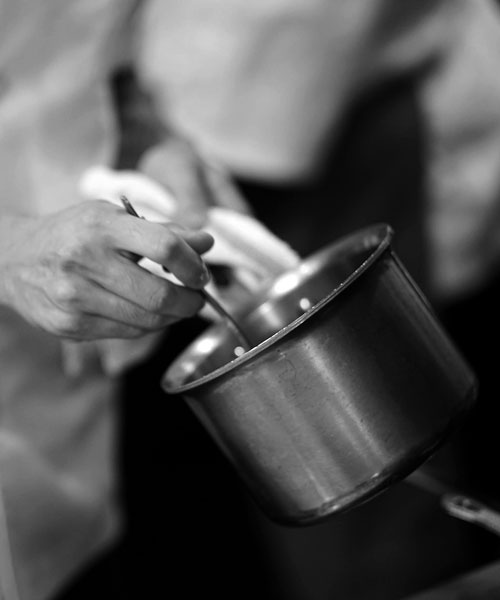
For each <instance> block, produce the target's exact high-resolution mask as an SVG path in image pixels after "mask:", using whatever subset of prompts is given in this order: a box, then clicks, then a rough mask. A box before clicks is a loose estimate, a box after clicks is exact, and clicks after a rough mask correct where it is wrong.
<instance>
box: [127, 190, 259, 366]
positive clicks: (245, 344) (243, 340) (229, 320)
mask: <svg viewBox="0 0 500 600" xmlns="http://www.w3.org/2000/svg"><path fill="white" fill-rule="evenodd" d="M120 200H121V203H122V204H123V206H124V208H125V210H126V211H127V213H128V214H129V215H132V216H133V217H138V218H139V219H144V217H141V216H140V215H139V214H138V212H137V211H136V210H135V208H134V207H133V206H132V204H131V203H130V201H129V199H128V198H127V197H126V196H124V195H121V196H120ZM163 269H164V271H165V272H168V269H166V268H165V267H163ZM199 292H200V294H201V295H202V296H203V298H204V299H205V301H206V302H208V303H209V304H210V306H212V308H213V309H214V310H215V311H216V312H217V313H218V314H219V316H220V317H221V318H222V319H223V320H224V321H225V322H226V324H227V325H228V326H229V328H230V329H231V331H232V332H233V333H234V335H235V336H236V337H237V338H238V342H239V343H240V344H241V348H235V349H234V353H235V354H236V355H237V356H239V355H240V354H243V353H244V352H246V351H247V350H250V348H251V347H252V346H251V344H250V341H249V339H248V338H247V336H246V334H245V333H244V332H243V330H242V329H241V327H240V326H239V325H238V323H237V322H236V320H235V319H234V318H233V317H232V316H231V315H230V314H229V313H228V312H227V310H226V309H225V308H224V307H223V306H222V305H221V304H220V302H219V301H218V300H217V299H216V298H215V297H214V296H212V294H210V293H209V292H207V290H205V289H201V290H199Z"/></svg>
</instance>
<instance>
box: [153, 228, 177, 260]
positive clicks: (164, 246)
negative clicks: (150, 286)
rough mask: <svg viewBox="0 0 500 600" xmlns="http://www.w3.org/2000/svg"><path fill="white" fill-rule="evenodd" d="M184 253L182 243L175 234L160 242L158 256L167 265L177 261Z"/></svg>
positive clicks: (165, 236) (163, 238)
mask: <svg viewBox="0 0 500 600" xmlns="http://www.w3.org/2000/svg"><path fill="white" fill-rule="evenodd" d="M181 253H182V241H181V240H180V238H179V237H177V236H176V235H175V234H173V233H171V232H170V233H169V234H168V235H164V236H162V238H161V239H160V240H159V242H158V254H159V256H161V257H162V259H163V260H164V261H165V263H167V264H168V263H169V262H173V261H175V260H176V259H177V258H178V257H179V256H180V254H181Z"/></svg>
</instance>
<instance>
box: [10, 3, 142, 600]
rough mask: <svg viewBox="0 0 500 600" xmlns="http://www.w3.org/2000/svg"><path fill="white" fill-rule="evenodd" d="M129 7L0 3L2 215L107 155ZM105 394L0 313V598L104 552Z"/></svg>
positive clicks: (54, 195) (51, 196)
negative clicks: (116, 67)
mask: <svg viewBox="0 0 500 600" xmlns="http://www.w3.org/2000/svg"><path fill="white" fill-rule="evenodd" d="M131 4H132V3H131V2H128V1H127V0H44V1H43V2H31V1H28V0H0V180H1V181H2V185H1V191H0V205H1V210H2V212H4V213H5V212H7V211H16V212H19V213H23V214H30V213H32V214H41V213H46V212H51V211H55V210H57V209H59V208H63V207H65V206H68V205H69V204H71V203H75V202H79V201H81V200H82V198H81V197H79V194H78V187H77V186H78V181H79V178H80V177H81V174H82V173H83V171H84V170H85V169H86V168H88V167H89V166H91V165H93V164H95V163H96V162H97V161H98V162H100V163H102V164H109V163H110V161H111V159H112V157H113V154H114V148H115V145H116V135H115V123H114V118H113V113H112V111H111V107H110V102H109V92H108V89H107V83H106V81H107V75H108V73H109V71H110V69H111V68H112V66H113V64H114V62H115V60H116V57H115V56H114V54H115V53H116V51H117V49H118V36H119V35H120V30H121V29H122V28H123V27H124V26H125V25H126V21H127V15H128V11H129V10H130V8H131ZM115 396H116V393H115V383H114V382H113V381H112V380H110V379H108V378H105V377H104V376H103V374H102V373H101V371H100V370H99V368H98V366H97V365H94V366H92V365H91V364H88V365H87V370H86V372H84V373H81V375H80V376H78V377H73V378H69V377H67V376H66V374H65V372H64V370H63V360H62V351H61V344H60V342H59V341H58V340H56V339H55V338H53V337H51V336H49V335H47V334H45V333H43V332H41V331H38V330H35V329H34V328H33V327H31V326H30V325H28V324H27V323H26V322H24V321H23V320H22V319H20V318H19V317H18V316H16V315H15V314H14V313H13V312H11V311H10V310H7V309H6V308H2V307H0V598H1V599H2V600H17V599H21V600H44V599H46V598H49V597H52V596H53V594H54V593H56V592H57V591H58V590H59V589H60V588H61V586H62V585H64V584H67V582H68V580H69V578H70V577H72V576H74V575H75V574H76V573H77V572H78V571H79V569H81V568H82V567H83V566H85V565H86V564H87V561H88V560H89V559H90V558H91V557H94V556H95V555H96V554H97V553H98V552H99V551H101V550H102V549H103V548H105V547H106V546H107V545H108V544H109V543H110V542H111V541H112V540H113V539H115V538H116V536H117V534H118V532H119V528H120V515H119V510H118V506H117V502H116V498H115V489H114V487H115V486H114V478H115V470H116V469H115V464H114V460H115V459H114V449H115V448H114V441H115V437H114V428H115V423H114V421H115V417H114V412H115V411H114V407H113V404H114V402H115V400H116V399H115Z"/></svg>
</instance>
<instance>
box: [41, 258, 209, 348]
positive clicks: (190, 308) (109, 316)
mask: <svg viewBox="0 0 500 600" xmlns="http://www.w3.org/2000/svg"><path fill="white" fill-rule="evenodd" d="M123 260H125V259H123ZM129 265H130V266H131V268H133V269H134V270H136V271H137V272H138V273H139V275H140V276H142V281H143V283H145V282H148V280H151V281H152V282H153V284H154V283H156V284H157V285H156V289H155V286H154V285H150V286H149V290H154V293H152V295H151V296H149V295H148V293H147V290H148V288H147V287H146V286H139V288H138V289H139V290H140V293H139V294H135V295H134V293H133V291H134V288H133V287H130V286H128V287H127V285H126V284H125V283H123V281H124V280H123V279H122V283H121V286H115V290H114V292H110V291H109V290H108V289H105V288H103V287H101V286H99V285H98V284H96V283H93V284H92V285H89V281H88V280H85V279H84V278H82V277H78V276H75V277H73V278H72V280H71V284H68V282H65V284H64V285H61V284H59V286H58V287H57V290H50V296H49V298H48V299H49V301H50V302H51V305H52V309H51V311H50V314H49V317H48V320H49V322H50V328H51V329H52V330H53V332H54V333H56V334H57V335H59V336H63V337H68V338H73V339H82V340H83V339H99V338H106V337H120V338H124V337H125V338H129V337H137V336H139V335H143V334H144V333H147V332H151V331H156V330H159V329H162V328H164V327H166V326H167V325H169V324H171V323H173V322H175V321H177V320H179V319H182V318H186V317H190V316H192V315H194V314H196V313H197V312H198V311H199V310H200V309H201V307H202V306H203V303H204V301H203V298H202V296H201V294H199V293H198V292H195V291H193V290H190V289H187V288H185V287H182V286H177V285H175V284H173V283H172V282H169V281H166V280H163V279H160V278H158V277H156V276H154V275H151V274H150V273H148V272H146V271H144V269H141V267H138V266H137V265H135V264H133V263H129ZM128 280H129V281H131V279H130V278H128ZM106 283H108V284H109V283H110V282H109V281H107V282H106ZM112 283H115V282H112ZM137 283H138V282H136V281H134V285H136V284H137ZM115 292H117V293H115ZM122 293H123V294H124V295H121V294H122ZM127 295H128V296H131V298H128V297H127Z"/></svg>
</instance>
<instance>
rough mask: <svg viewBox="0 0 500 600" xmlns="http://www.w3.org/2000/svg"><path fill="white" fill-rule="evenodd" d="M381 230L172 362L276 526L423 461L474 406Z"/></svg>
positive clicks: (215, 328) (323, 260)
mask: <svg viewBox="0 0 500 600" xmlns="http://www.w3.org/2000/svg"><path fill="white" fill-rule="evenodd" d="M393 236H394V231H393V229H392V228H391V226H390V225H388V224H386V223H376V224H373V225H371V226H369V227H366V228H363V229H360V230H358V231H355V232H353V233H351V234H349V235H347V236H345V237H343V238H341V239H338V240H336V241H335V242H333V243H332V244H330V245H328V246H326V247H324V248H322V249H321V250H319V251H318V252H316V253H314V254H313V255H311V256H309V257H307V258H305V259H303V260H301V261H300V263H299V265H298V266H297V267H296V268H294V269H293V270H291V271H288V272H286V273H284V274H283V275H281V276H279V277H278V278H276V279H275V280H274V281H272V282H270V283H269V284H268V285H266V286H264V287H263V288H262V289H260V290H259V291H258V292H256V293H254V294H252V295H251V297H249V298H248V299H246V300H245V301H244V302H242V303H241V304H240V305H239V306H238V307H236V308H235V309H233V311H232V312H233V316H234V317H235V319H236V321H237V323H238V324H239V326H240V328H241V329H242V330H243V331H244V333H245V336H246V338H248V340H249V342H250V348H249V349H247V350H246V351H244V352H242V349H241V348H240V340H239V339H238V337H237V336H235V334H234V331H233V329H232V328H231V327H228V326H227V325H226V324H225V323H224V322H223V321H221V322H218V323H216V324H213V325H210V326H208V327H207V329H206V330H205V331H204V332H203V333H202V334H201V335H199V337H197V338H196V339H195V340H194V341H193V342H192V343H191V344H190V345H189V346H187V347H186V348H185V349H184V350H183V351H182V352H181V353H180V354H179V355H178V356H177V357H176V358H175V360H174V361H173V362H172V363H171V364H170V365H168V367H167V368H166V371H165V373H164V375H163V377H162V387H163V389H164V390H165V391H166V392H167V393H168V394H171V395H173V398H169V400H172V401H176V400H177V399H180V398H183V399H184V401H186V402H187V403H188V405H189V406H190V407H191V409H192V410H193V411H194V413H195V415H196V416H197V417H198V418H199V419H200V421H201V423H202V424H203V425H204V426H205V427H206V429H207V431H208V432H209V433H210V435H211V436H212V437H213V439H214V441H215V443H216V444H217V445H218V446H219V447H220V450H221V451H222V452H223V453H224V454H225V455H226V457H227V458H228V460H229V461H230V462H231V463H232V465H233V466H234V468H235V469H236V471H237V473H238V474H239V475H240V476H241V478H242V480H243V481H244V482H245V484H246V486H247V487H248V490H249V492H250V494H251V496H252V497H253V498H254V500H255V501H256V503H257V504H258V505H259V506H260V507H261V508H262V510H263V511H264V513H265V514H266V515H267V516H268V517H270V518H271V519H272V520H273V521H276V522H278V523H281V524H286V525H309V524H312V523H316V522H318V521H321V520H323V519H325V518H327V517H331V516H333V515H334V514H337V513H340V512H342V511H345V510H347V509H351V508H353V507H355V506H357V505H359V504H361V503H362V502H366V501H367V500H369V499H370V498H372V497H373V496H375V495H376V494H378V493H380V492H382V491H383V490H385V489H387V488H388V487H389V486H391V485H392V484H394V483H396V482H398V481H400V480H402V479H404V478H405V477H406V476H408V475H409V474H410V473H411V472H412V471H414V470H415V469H417V468H418V467H419V466H420V465H422V464H423V463H424V462H425V461H426V460H427V459H428V458H429V457H430V456H431V455H432V454H433V453H434V452H435V451H436V450H437V448H438V447H439V446H440V445H441V444H443V443H444V442H445V440H446V439H447V437H448V436H449V435H450V434H451V433H452V431H454V430H455V429H456V428H457V427H458V426H459V425H460V424H461V423H462V422H463V420H464V418H465V417H466V415H467V413H468V411H469V410H470V409H471V408H472V407H473V405H474V403H475V399H476V394H477V380H476V377H475V374H474V373H473V371H472V370H471V368H470V366H469V365H468V364H467V362H466V361H465V360H464V357H463V356H462V355H461V353H460V352H459V350H458V349H457V347H456V346H455V344H454V342H453V341H452V340H451V338H450V336H449V334H448V333H447V332H446V330H445V329H444V327H443V325H442V324H441V323H440V321H439V318H438V316H437V315H436V313H435V311H434V310H433V308H432V306H431V305H430V304H429V302H428V300H427V299H426V297H425V296H424V294H423V293H422V291H421V290H420V289H419V287H418V286H417V285H416V283H415V281H414V280H413V279H412V277H411V276H410V274H409V273H408V271H407V269H406V268H405V266H404V265H403V263H402V262H401V260H400V258H399V257H398V256H397V254H396V252H395V251H394V248H393Z"/></svg>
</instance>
